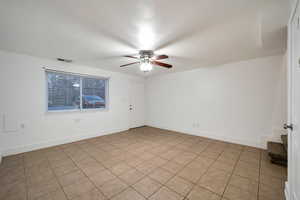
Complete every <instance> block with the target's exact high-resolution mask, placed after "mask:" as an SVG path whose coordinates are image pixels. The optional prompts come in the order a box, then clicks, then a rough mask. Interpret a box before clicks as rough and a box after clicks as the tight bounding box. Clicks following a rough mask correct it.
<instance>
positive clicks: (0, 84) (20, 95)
mask: <svg viewBox="0 0 300 200" xmlns="http://www.w3.org/2000/svg"><path fill="white" fill-rule="evenodd" d="M43 67H48V68H52V69H58V70H64V71H69V72H76V73H84V74H91V75H98V76H105V77H110V81H109V110H108V111H86V112H61V113H47V112H46V85H45V84H46V83H45V73H44V70H43ZM137 81H138V82H141V83H143V82H144V79H143V78H139V77H134V76H129V75H125V74H121V73H115V72H108V71H103V70H100V69H96V68H91V67H87V66H79V65H75V64H67V63H61V62H56V61H52V60H46V59H40V58H35V57H30V56H25V55H18V54H12V53H6V52H0V91H1V97H0V119H1V120H0V154H1V152H2V154H3V155H8V154H13V153H19V152H23V151H28V150H31V149H36V148H39V147H45V146H49V145H55V144H60V143H65V142H70V141H74V140H78V139H82V138H88V137H93V136H98V135H102V134H108V133H112V132H117V131H122V130H127V129H128V128H129V111H128V106H129V88H130V83H131V82H137ZM141 95H143V94H141ZM3 116H5V119H6V123H5V126H6V130H3V128H4V124H3ZM22 126H23V127H22Z"/></svg>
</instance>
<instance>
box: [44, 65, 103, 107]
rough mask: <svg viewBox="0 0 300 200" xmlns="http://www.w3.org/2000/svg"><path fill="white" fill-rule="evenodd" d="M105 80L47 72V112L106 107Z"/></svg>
mask: <svg viewBox="0 0 300 200" xmlns="http://www.w3.org/2000/svg"><path fill="white" fill-rule="evenodd" d="M106 83H107V80H106V79H100V78H93V77H88V76H79V75H73V74H67V73H58V72H50V71H49V72H47V84H48V110H49V111H51V110H75V109H95V108H105V107H106Z"/></svg>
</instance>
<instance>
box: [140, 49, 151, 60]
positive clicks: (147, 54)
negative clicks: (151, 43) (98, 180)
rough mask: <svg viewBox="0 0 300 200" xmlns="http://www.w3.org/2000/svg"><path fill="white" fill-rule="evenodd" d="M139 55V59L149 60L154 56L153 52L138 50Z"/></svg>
mask: <svg viewBox="0 0 300 200" xmlns="http://www.w3.org/2000/svg"><path fill="white" fill-rule="evenodd" d="M139 54H140V58H151V57H153V56H154V52H153V51H152V50H140V52H139Z"/></svg>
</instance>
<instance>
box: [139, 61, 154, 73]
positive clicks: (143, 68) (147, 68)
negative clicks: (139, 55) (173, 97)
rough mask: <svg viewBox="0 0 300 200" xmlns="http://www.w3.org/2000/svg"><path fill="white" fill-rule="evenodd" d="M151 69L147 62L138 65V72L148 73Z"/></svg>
mask: <svg viewBox="0 0 300 200" xmlns="http://www.w3.org/2000/svg"><path fill="white" fill-rule="evenodd" d="M152 68H153V66H152V65H151V63H149V62H144V63H141V65H140V70H141V71H142V72H149V71H151V70H152Z"/></svg>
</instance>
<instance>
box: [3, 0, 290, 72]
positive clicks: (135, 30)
mask: <svg viewBox="0 0 300 200" xmlns="http://www.w3.org/2000/svg"><path fill="white" fill-rule="evenodd" d="M288 8H289V5H288V2H287V1H284V0H263V1H262V0H185V1H182V0H109V1H105V0H38V1H37V0H26V1H19V0H9V1H7V0H0V27H1V28H0V49H2V50H8V51H13V52H17V53H25V54H29V55H33V56H39V57H45V58H50V59H55V58H57V57H63V58H67V59H73V60H74V63H79V64H86V65H90V66H94V67H99V68H102V69H108V70H112V71H119V72H125V73H131V74H140V75H143V73H142V72H140V71H139V70H138V65H135V66H131V67H127V68H120V67H119V65H121V64H126V63H129V62H132V61H133V60H131V59H128V58H121V56H122V55H126V54H129V55H131V54H135V53H137V52H138V50H140V49H153V50H155V52H156V53H158V54H167V55H169V56H170V58H169V59H167V60H164V61H165V62H167V63H171V64H173V65H174V68H173V69H171V70H168V69H163V68H160V67H154V70H153V72H151V73H150V74H148V75H151V74H157V73H167V72H174V71H183V70H190V69H194V68H199V67H204V66H212V65H216V64H224V63H228V62H233V61H239V60H245V59H250V58H256V57H262V56H268V55H275V54H279V53H283V52H284V51H285V48H286V23H287V20H288Z"/></svg>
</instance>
